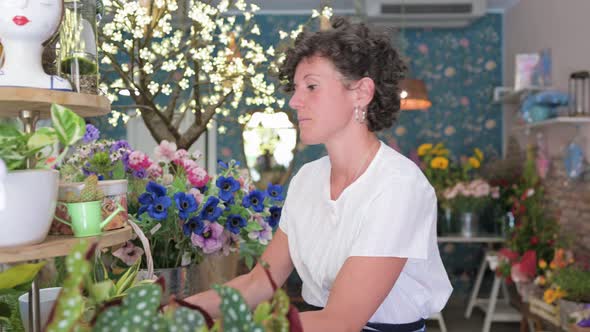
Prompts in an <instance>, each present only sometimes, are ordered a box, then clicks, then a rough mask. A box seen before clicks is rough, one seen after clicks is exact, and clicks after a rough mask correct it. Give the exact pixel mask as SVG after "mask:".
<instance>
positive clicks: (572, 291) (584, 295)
mask: <svg viewBox="0 0 590 332" xmlns="http://www.w3.org/2000/svg"><path fill="white" fill-rule="evenodd" d="M552 282H553V284H554V285H555V286H557V287H558V288H559V289H560V290H562V291H563V297H561V298H560V299H559V302H558V303H559V312H560V318H561V325H562V327H563V328H564V329H565V330H566V331H567V330H568V325H569V316H570V315H571V314H572V313H574V312H576V311H581V310H583V309H584V306H585V305H588V304H590V271H588V270H583V269H581V268H580V267H579V266H577V265H575V264H574V265H570V266H567V267H565V268H563V269H561V270H559V271H558V272H557V273H556V274H555V275H554V276H553V278H552Z"/></svg>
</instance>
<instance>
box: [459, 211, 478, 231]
mask: <svg viewBox="0 0 590 332" xmlns="http://www.w3.org/2000/svg"><path fill="white" fill-rule="evenodd" d="M459 219H460V225H461V235H462V236H464V237H473V236H475V235H477V231H478V215H477V213H475V212H473V211H465V212H461V214H460V215H459Z"/></svg>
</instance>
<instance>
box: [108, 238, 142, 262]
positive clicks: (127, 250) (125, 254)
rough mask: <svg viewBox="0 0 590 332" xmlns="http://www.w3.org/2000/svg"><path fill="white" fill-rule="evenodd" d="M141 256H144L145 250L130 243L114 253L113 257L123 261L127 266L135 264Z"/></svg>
mask: <svg viewBox="0 0 590 332" xmlns="http://www.w3.org/2000/svg"><path fill="white" fill-rule="evenodd" d="M141 255H143V249H141V248H139V247H136V246H135V245H133V243H131V242H129V241H127V242H125V244H124V245H123V246H122V247H121V248H119V249H117V250H115V251H114V252H113V256H115V257H117V258H119V259H120V260H122V261H123V263H125V264H127V266H131V265H133V264H135V262H136V261H137V260H138V259H139V257H141Z"/></svg>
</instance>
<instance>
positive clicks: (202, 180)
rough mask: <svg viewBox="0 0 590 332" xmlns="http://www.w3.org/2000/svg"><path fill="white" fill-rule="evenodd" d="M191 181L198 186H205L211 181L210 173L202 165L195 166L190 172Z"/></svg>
mask: <svg viewBox="0 0 590 332" xmlns="http://www.w3.org/2000/svg"><path fill="white" fill-rule="evenodd" d="M188 180H189V182H190V183H191V184H192V185H193V186H195V187H198V188H201V187H204V186H205V185H206V184H207V182H209V174H207V171H206V170H205V169H204V168H202V167H199V166H197V167H195V168H193V169H191V170H190V171H189V172H188Z"/></svg>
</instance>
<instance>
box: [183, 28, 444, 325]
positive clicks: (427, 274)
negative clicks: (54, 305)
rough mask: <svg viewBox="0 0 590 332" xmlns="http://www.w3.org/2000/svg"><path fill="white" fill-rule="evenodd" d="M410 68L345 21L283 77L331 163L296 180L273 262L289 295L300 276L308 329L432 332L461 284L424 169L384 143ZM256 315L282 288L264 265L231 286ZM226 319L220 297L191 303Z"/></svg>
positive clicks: (305, 126) (299, 54)
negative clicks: (450, 268) (431, 324)
mask: <svg viewBox="0 0 590 332" xmlns="http://www.w3.org/2000/svg"><path fill="white" fill-rule="evenodd" d="M404 69H405V67H404V65H403V63H402V61H401V60H400V58H399V55H398V54H397V52H396V51H395V50H394V49H393V48H392V46H391V45H390V42H389V40H388V38H387V37H386V36H385V35H379V34H376V33H374V32H372V31H370V30H369V29H368V28H367V27H366V26H365V25H364V24H350V23H349V22H348V21H347V20H345V19H342V18H338V19H335V20H334V21H333V29H331V30H328V31H320V32H316V33H313V34H305V33H304V34H302V35H301V36H299V37H298V38H297V40H296V42H295V46H294V47H293V48H292V49H290V50H289V51H288V53H287V57H286V60H285V63H284V65H283V68H282V69H281V72H280V78H281V81H282V82H284V83H285V86H286V90H287V91H290V92H293V95H292V97H291V100H290V102H289V105H290V107H291V108H293V109H295V110H296V111H297V118H298V122H299V129H300V137H301V141H302V142H303V143H305V144H324V145H325V147H326V150H327V151H328V156H327V157H324V158H321V159H319V160H316V161H313V162H311V163H308V164H306V165H305V166H303V167H302V168H301V170H300V171H299V172H298V173H297V175H296V176H295V177H293V179H292V181H291V183H290V186H289V192H288V195H287V199H286V202H285V206H284V207H283V212H282V217H281V222H280V224H279V229H278V230H277V232H276V234H275V236H274V238H273V240H272V242H271V243H270V245H269V246H268V248H267V249H266V251H265V253H264V254H263V256H262V260H263V261H265V262H267V263H269V265H270V271H271V273H272V275H273V277H274V278H275V280H276V281H277V283H278V284H279V285H281V284H283V283H284V281H285V280H286V279H287V277H288V276H289V274H290V273H291V271H292V270H293V268H294V267H295V268H296V269H297V272H298V274H299V275H300V277H301V279H302V280H303V291H302V295H303V299H304V300H305V301H306V302H307V303H309V304H311V305H313V306H317V307H319V308H321V309H320V310H317V311H311V312H304V313H302V314H301V321H302V324H303V327H304V330H305V331H306V332H307V331H322V332H327V331H338V332H342V331H354V332H357V331H360V330H363V331H384V332H385V331H423V330H424V329H425V328H424V318H427V317H429V316H430V315H431V314H433V313H435V312H439V311H440V310H441V309H442V308H443V307H444V305H445V303H446V301H447V299H448V297H449V295H450V293H451V290H452V288H451V285H450V283H449V280H448V278H447V275H446V272H445V270H444V267H443V265H442V262H441V259H440V255H439V252H438V247H437V242H436V196H435V193H434V190H433V188H432V186H431V185H430V184H429V183H428V181H427V180H426V178H425V177H424V176H423V174H422V172H421V171H420V169H419V168H418V167H417V166H416V165H415V164H414V163H413V162H412V161H410V160H408V159H407V158H405V157H404V156H402V155H400V154H399V153H397V152H396V151H395V150H393V149H391V148H389V147H388V146H386V145H385V144H384V143H382V142H380V141H379V140H378V139H377V137H376V135H375V134H374V132H376V131H378V130H381V129H384V128H389V127H391V125H392V124H393V122H394V120H395V117H396V115H397V113H398V112H399V102H400V101H399V97H398V96H399V90H398V83H399V80H400V79H401V75H402V72H403V70H404ZM228 285H229V286H232V287H235V288H237V289H238V290H240V291H241V292H242V294H243V295H244V297H245V299H246V301H247V302H248V304H249V305H251V306H255V305H256V304H258V303H259V302H261V301H264V300H266V299H268V298H269V297H270V296H271V293H272V290H271V287H270V284H269V283H268V281H267V280H266V277H265V275H264V271H263V270H262V268H261V267H260V266H259V265H258V266H256V267H255V268H254V269H253V270H252V271H251V272H250V273H248V274H247V275H243V276H240V277H238V278H236V279H234V280H232V281H230V282H229V283H228ZM188 300H189V302H192V303H195V304H198V305H200V306H202V307H204V309H206V310H207V311H209V312H213V313H215V314H218V313H219V310H218V305H219V298H218V297H217V296H216V295H215V294H214V293H213V292H210V291H209V292H205V293H202V294H197V295H194V296H192V297H190V298H189V299H188Z"/></svg>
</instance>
